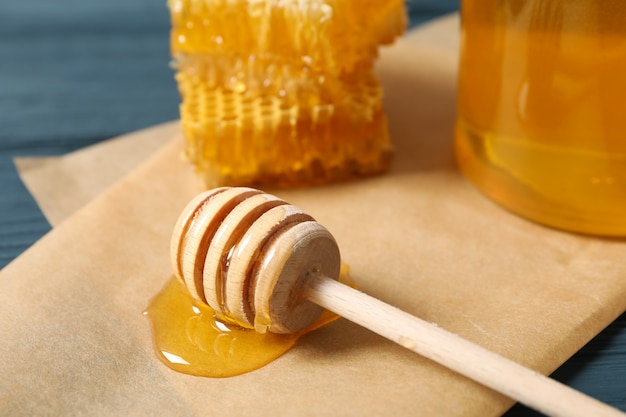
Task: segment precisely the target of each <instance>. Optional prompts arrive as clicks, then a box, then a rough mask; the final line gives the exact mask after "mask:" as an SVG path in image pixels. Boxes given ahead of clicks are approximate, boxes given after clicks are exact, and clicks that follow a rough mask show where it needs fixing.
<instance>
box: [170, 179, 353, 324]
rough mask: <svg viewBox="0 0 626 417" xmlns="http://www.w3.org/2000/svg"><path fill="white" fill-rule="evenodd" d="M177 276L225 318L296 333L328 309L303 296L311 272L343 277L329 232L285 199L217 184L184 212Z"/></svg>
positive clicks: (177, 239)
mask: <svg viewBox="0 0 626 417" xmlns="http://www.w3.org/2000/svg"><path fill="white" fill-rule="evenodd" d="M171 259H172V264H173V267H174V271H175V274H176V276H177V277H178V278H179V279H180V280H181V281H182V282H183V284H184V285H185V286H186V287H187V289H188V290H189V292H190V294H191V295H192V297H194V298H195V299H196V300H198V301H201V302H203V303H206V304H208V305H209V306H210V307H211V308H213V310H215V311H216V313H218V314H219V315H220V316H222V317H223V318H225V319H227V320H230V321H234V322H235V323H237V324H239V325H241V326H243V327H249V328H255V329H256V330H258V331H261V332H264V331H266V330H270V331H272V332H275V333H292V332H296V331H299V330H302V329H304V328H306V327H307V326H309V325H310V324H311V323H313V321H315V319H316V318H317V317H318V316H319V314H320V313H321V311H322V309H321V307H318V306H317V305H315V304H313V303H311V302H309V301H307V300H305V299H303V297H301V291H300V290H301V288H302V285H303V284H304V282H305V281H306V280H307V277H310V276H311V274H322V275H324V276H327V277H330V278H334V279H337V278H338V277H339V269H340V264H341V262H340V256H339V248H338V247H337V243H336V242H335V239H334V238H333V237H332V235H331V234H330V232H328V230H326V228H324V226H322V225H321V224H319V223H317V222H316V221H315V220H314V219H313V218H312V217H311V216H309V215H308V214H306V213H304V212H303V211H302V210H300V209H299V208H297V207H295V206H292V205H290V204H287V203H286V202H285V201H283V200H281V199H279V198H277V197H275V196H272V195H270V194H265V193H263V192H261V191H259V190H255V189H252V188H228V187H224V188H216V189H213V190H210V191H206V192H204V193H202V194H199V195H198V196H196V197H195V198H194V199H193V200H192V201H191V202H190V203H189V204H188V205H187V207H185V209H184V210H183V212H182V214H181V215H180V217H179V219H178V221H177V223H176V226H175V228H174V232H173V234H172V242H171Z"/></svg>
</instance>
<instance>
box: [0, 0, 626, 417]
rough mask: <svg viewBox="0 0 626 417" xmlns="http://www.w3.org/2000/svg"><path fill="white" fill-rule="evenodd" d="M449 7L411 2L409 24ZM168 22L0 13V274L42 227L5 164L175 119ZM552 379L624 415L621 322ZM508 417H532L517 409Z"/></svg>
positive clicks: (15, 10) (132, 13) (64, 2)
mask: <svg viewBox="0 0 626 417" xmlns="http://www.w3.org/2000/svg"><path fill="white" fill-rule="evenodd" d="M456 6H457V4H456V2H454V1H413V2H412V3H411V4H410V7H411V17H412V22H413V23H418V22H421V21H423V20H425V19H427V18H430V17H433V16H436V15H438V14H441V13H444V12H447V11H449V10H452V9H454V8H455V7H456ZM167 27H168V16H167V10H166V9H165V7H164V4H163V2H161V1H154V0H132V1H131V0H128V1H122V0H116V1H107V2H102V1H95V0H92V1H79V0H59V1H56V2H46V1H44V0H20V1H12V2H10V1H4V2H2V3H1V4H0V53H1V54H2V56H3V57H4V59H3V63H2V64H0V187H1V188H0V189H1V194H0V266H4V265H6V264H7V263H8V262H10V261H11V260H12V259H13V258H15V257H16V256H17V255H19V254H20V253H21V252H22V251H23V250H24V249H26V248H27V247H28V246H30V245H31V244H32V243H33V242H34V241H35V240H36V239H38V238H39V237H40V236H42V235H43V234H44V233H45V232H46V231H47V230H49V228H50V226H49V225H48V224H47V222H46V221H45V220H44V218H43V216H42V215H41V213H40V211H39V209H38V208H37V206H36V204H35V203H34V202H33V200H32V199H31V198H30V196H29V195H28V193H27V191H26V190H25V188H24V187H23V185H22V184H21V183H20V181H19V178H18V176H17V174H16V173H15V170H14V167H13V164H12V158H13V157H14V156H18V155H44V154H59V153H64V152H68V151H71V150H74V149H78V148H80V147H83V146H86V145H89V144H92V143H96V142H99V141H101V140H103V139H106V138H109V137H111V136H115V135H117V134H121V133H125V132H129V131H132V130H135V129H139V128H142V127H147V126H151V125H154V124H157V123H161V122H164V121H168V120H171V119H174V118H176V117H177V105H178V96H177V93H176V91H175V86H174V83H173V82H172V74H171V71H170V70H169V68H168V66H167V61H168V50H167V37H168V33H167ZM556 377H557V378H558V379H561V380H563V381H565V382H566V383H568V384H570V385H573V386H575V387H576V388H577V389H581V390H583V391H585V392H588V393H589V394H591V395H593V396H596V397H598V398H599V399H601V400H603V401H606V402H609V403H611V404H613V405H616V406H617V407H619V408H622V409H625V410H626V395H625V393H626V317H625V316H622V317H621V318H619V319H618V320H617V321H616V322H615V323H613V325H611V326H610V327H609V328H608V329H607V330H606V331H605V332H603V333H601V334H600V335H599V336H598V337H597V338H596V339H594V340H593V341H592V342H591V343H590V344H589V345H588V346H587V347H586V348H584V349H583V350H582V351H581V352H580V353H579V354H578V355H576V356H575V357H574V358H572V359H571V360H570V361H568V362H567V363H566V365H564V366H563V367H562V368H561V369H560V370H559V371H557V373H556ZM509 415H520V416H521V415H526V416H528V415H533V413H531V412H529V411H528V410H525V409H523V408H522V407H516V408H515V409H513V410H512V411H510V412H509Z"/></svg>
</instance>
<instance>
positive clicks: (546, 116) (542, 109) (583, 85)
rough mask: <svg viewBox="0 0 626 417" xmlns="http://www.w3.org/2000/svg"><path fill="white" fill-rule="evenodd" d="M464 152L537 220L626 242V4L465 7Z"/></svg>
mask: <svg viewBox="0 0 626 417" xmlns="http://www.w3.org/2000/svg"><path fill="white" fill-rule="evenodd" d="M462 25H463V34H462V53H461V62H460V76H459V94H458V122H457V126H456V146H457V154H458V160H459V165H460V167H461V169H462V171H463V172H464V173H465V174H466V176H467V177H468V178H469V179H470V180H472V181H473V182H474V183H475V184H476V185H477V186H478V187H479V188H480V189H481V190H482V191H483V192H485V193H486V194H487V195H488V196H490V197H491V198H492V199H494V200H495V201H497V202H498V203H500V204H501V205H503V206H504V207H506V208H508V209H510V210H512V211H514V212H516V213H518V214H521V215H523V216H525V217H528V218H530V219H532V220H535V221H538V222H541V223H544V224H547V225H550V226H553V227H557V228H563V229H566V230H570V231H576V232H582V233H590V234H601V235H613V236H626V114H625V113H624V111H625V109H626V2H623V1H621V0H577V1H565V0H550V1H544V0H466V1H464V2H463V6H462Z"/></svg>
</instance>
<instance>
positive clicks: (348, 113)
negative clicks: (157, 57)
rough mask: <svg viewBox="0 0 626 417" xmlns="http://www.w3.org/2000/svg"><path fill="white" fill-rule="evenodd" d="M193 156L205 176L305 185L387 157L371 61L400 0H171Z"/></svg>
mask: <svg viewBox="0 0 626 417" xmlns="http://www.w3.org/2000/svg"><path fill="white" fill-rule="evenodd" d="M169 5H170V10H171V15H172V34H171V48H172V54H173V57H174V67H175V69H176V80H177V83H178V88H179V91H180V93H181V97H182V103H181V106H180V113H181V119H182V124H183V131H184V135H185V138H186V150H185V153H186V156H187V158H188V159H189V161H191V163H192V164H193V165H194V166H195V168H196V170H197V171H198V173H199V174H200V175H201V176H202V177H203V178H204V180H205V182H206V185H207V186H209V187H213V186H218V185H242V184H249V185H259V184H278V185H288V186H297V185H308V184H319V183H327V182H333V181H339V180H344V179H348V178H354V177H358V176H363V175H371V174H376V173H380V172H383V171H385V170H386V169H388V167H389V165H390V161H391V141H390V138H389V134H388V130H387V119H386V116H385V114H384V111H383V108H382V89H381V86H380V83H379V82H378V80H377V79H376V76H375V75H374V71H373V67H374V63H375V59H376V57H377V54H378V47H379V46H380V45H381V44H385V43H389V42H391V41H393V39H394V38H395V37H396V36H398V35H399V34H401V33H402V31H403V30H404V28H405V25H406V20H405V10H404V4H403V2H401V1H395V0H387V1H382V0H370V1H366V2H361V1H334V0H307V1H304V0H291V1H285V0H282V1H278V0H274V1H272V0H261V1H259V0H256V1H253V0H248V1H243V0H204V1H202V0H170V2H169Z"/></svg>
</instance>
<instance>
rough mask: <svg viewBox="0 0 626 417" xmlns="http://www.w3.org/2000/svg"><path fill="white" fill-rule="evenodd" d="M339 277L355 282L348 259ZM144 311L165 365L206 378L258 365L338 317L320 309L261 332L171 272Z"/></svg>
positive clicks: (278, 355) (239, 371)
mask: <svg viewBox="0 0 626 417" xmlns="http://www.w3.org/2000/svg"><path fill="white" fill-rule="evenodd" d="M339 281H341V282H342V283H344V284H346V285H350V286H352V287H354V283H353V282H352V280H351V278H350V276H349V268H348V267H347V266H346V265H342V267H341V275H340V277H339ZM144 315H146V316H147V317H148V319H149V320H150V323H151V325H152V335H153V340H154V346H155V350H156V353H157V356H158V358H159V359H160V360H161V361H162V362H163V363H164V364H165V365H166V366H168V367H169V368H171V369H173V370H175V371H178V372H181V373H185V374H190V375H196V376H204V377H210V378H224V377H231V376H236V375H241V374H244V373H247V372H251V371H254V370H256V369H258V368H261V367H262V366H264V365H267V364H268V363H270V362H272V361H273V360H275V359H276V358H278V357H280V356H281V355H282V354H284V353H285V352H287V351H288V350H289V349H291V347H293V346H294V345H295V343H296V341H297V340H298V339H299V338H300V337H301V336H302V335H304V334H306V333H309V332H311V331H313V330H315V329H318V328H320V327H321V326H323V325H325V324H328V323H330V322H332V321H334V320H335V319H337V318H338V316H337V315H335V314H333V313H330V312H328V311H324V312H323V313H322V314H321V315H320V317H319V318H318V319H317V321H315V322H314V323H313V324H312V325H311V326H310V327H308V328H306V329H305V330H303V331H301V332H298V333H294V334H275V333H270V332H267V333H259V332H257V331H255V330H252V329H247V328H243V327H240V326H238V325H236V324H233V323H229V322H226V321H223V320H221V319H220V318H219V317H218V316H217V315H216V314H215V312H214V311H213V310H212V309H211V308H210V307H209V306H207V305H206V304H203V303H200V302H198V301H195V300H194V299H193V298H192V297H191V295H190V294H189V292H188V291H187V289H186V288H185V286H184V285H183V284H182V283H181V282H180V281H179V280H178V279H176V278H175V277H172V279H170V281H169V282H168V283H167V284H166V285H165V287H164V288H163V289H162V290H161V291H160V292H159V293H158V294H157V295H156V296H155V297H154V298H153V299H152V301H151V302H150V305H149V306H148V308H147V309H146V311H145V312H144Z"/></svg>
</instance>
